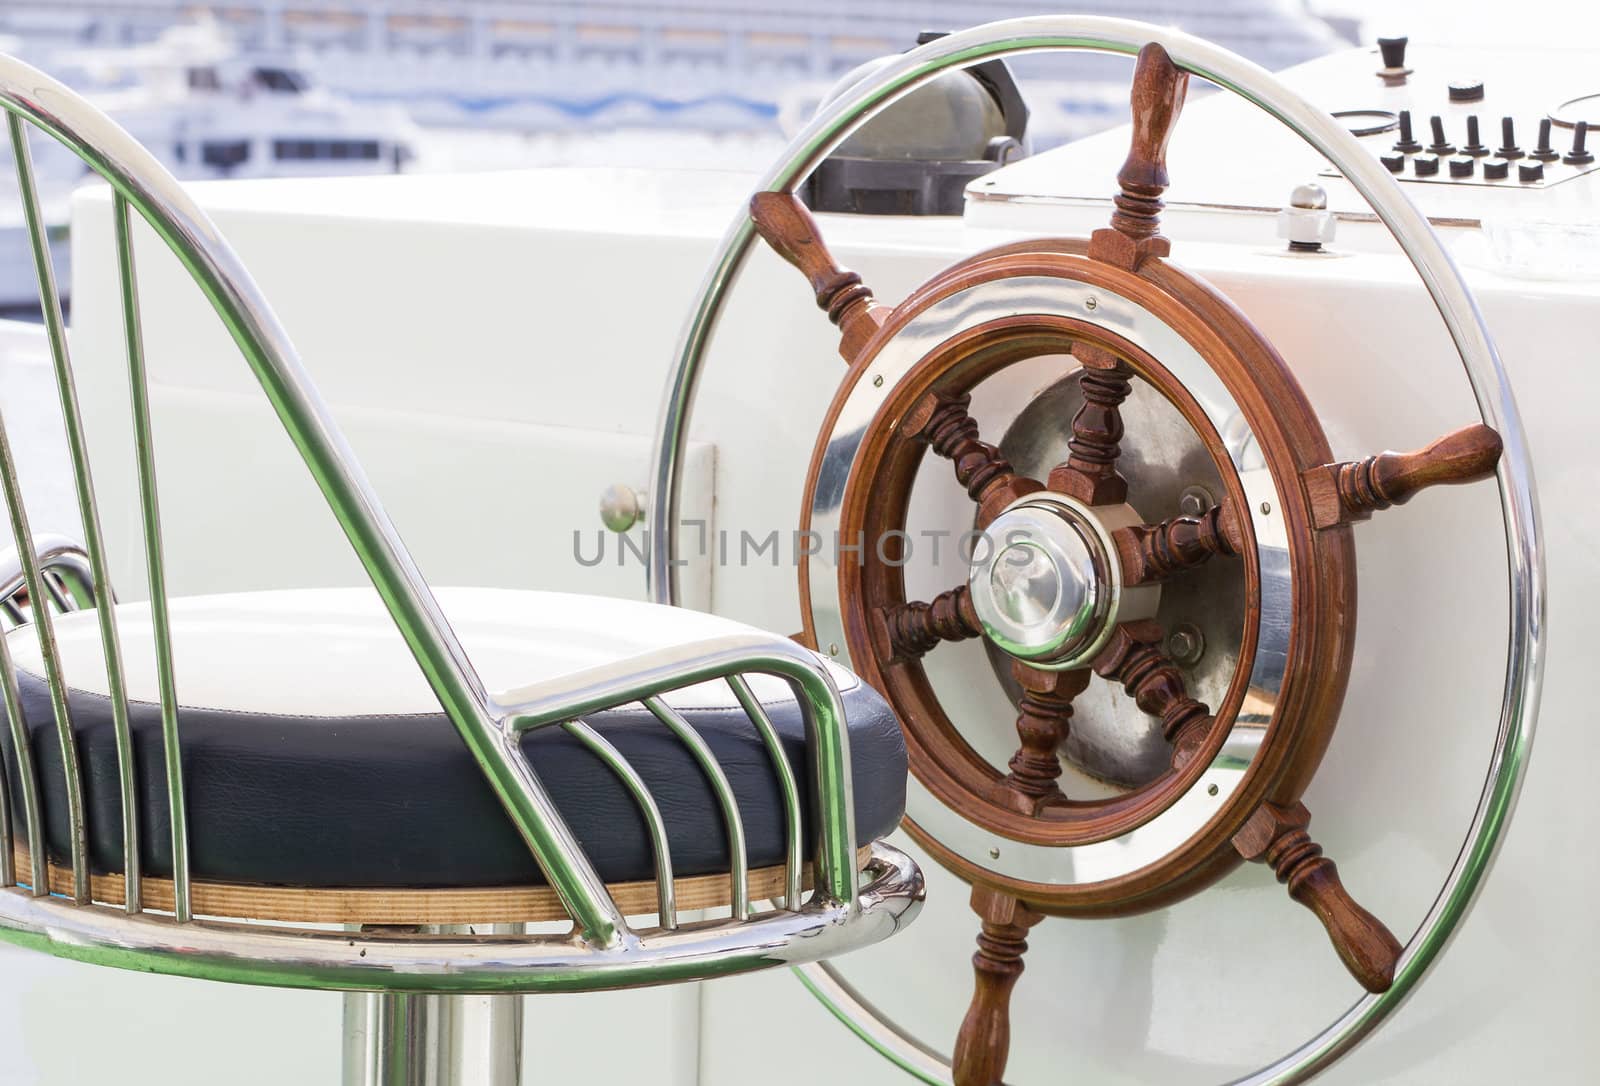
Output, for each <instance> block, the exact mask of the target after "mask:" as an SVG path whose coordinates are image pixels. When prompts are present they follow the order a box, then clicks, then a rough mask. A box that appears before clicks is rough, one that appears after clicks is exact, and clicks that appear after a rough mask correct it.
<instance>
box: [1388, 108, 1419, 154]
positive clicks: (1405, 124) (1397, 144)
mask: <svg viewBox="0 0 1600 1086" xmlns="http://www.w3.org/2000/svg"><path fill="white" fill-rule="evenodd" d="M1394 149H1395V150H1396V151H1399V152H1400V153H1401V154H1403V155H1414V154H1416V153H1417V152H1418V151H1420V150H1422V144H1420V143H1418V142H1417V139H1416V137H1415V136H1413V135H1412V134H1411V111H1410V110H1409V109H1402V110H1401V111H1400V138H1399V139H1397V140H1395V141H1394Z"/></svg>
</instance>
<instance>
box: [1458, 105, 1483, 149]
mask: <svg viewBox="0 0 1600 1086" xmlns="http://www.w3.org/2000/svg"><path fill="white" fill-rule="evenodd" d="M1461 153H1462V154H1464V155H1471V156H1473V157H1474V158H1482V157H1483V156H1484V155H1486V154H1488V153H1489V148H1487V147H1485V146H1484V145H1483V140H1481V139H1480V138H1479V137H1478V115H1477V114H1476V113H1474V114H1473V115H1472V116H1470V117H1468V118H1467V145H1466V146H1465V147H1463V148H1461Z"/></svg>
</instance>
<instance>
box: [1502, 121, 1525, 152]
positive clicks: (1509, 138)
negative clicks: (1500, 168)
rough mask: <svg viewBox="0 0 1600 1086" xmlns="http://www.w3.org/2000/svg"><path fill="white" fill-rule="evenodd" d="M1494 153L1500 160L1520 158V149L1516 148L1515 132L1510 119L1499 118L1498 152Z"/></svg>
mask: <svg viewBox="0 0 1600 1086" xmlns="http://www.w3.org/2000/svg"><path fill="white" fill-rule="evenodd" d="M1495 153H1496V154H1498V155H1499V156H1500V157H1501V158H1521V157H1522V148H1520V147H1518V146H1517V131H1516V128H1515V127H1514V126H1513V125H1512V123H1511V118H1510V117H1501V118H1500V150H1498V151H1496V152H1495Z"/></svg>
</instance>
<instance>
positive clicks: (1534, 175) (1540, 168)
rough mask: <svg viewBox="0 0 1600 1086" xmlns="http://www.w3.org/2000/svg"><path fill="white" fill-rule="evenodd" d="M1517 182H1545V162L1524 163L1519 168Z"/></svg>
mask: <svg viewBox="0 0 1600 1086" xmlns="http://www.w3.org/2000/svg"><path fill="white" fill-rule="evenodd" d="M1517 180H1518V181H1543V180H1544V163H1543V162H1524V163H1523V164H1522V165H1520V166H1518V167H1517Z"/></svg>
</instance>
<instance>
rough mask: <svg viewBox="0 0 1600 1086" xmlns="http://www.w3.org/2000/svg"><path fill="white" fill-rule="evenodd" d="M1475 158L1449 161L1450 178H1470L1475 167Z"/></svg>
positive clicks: (1476, 161) (1476, 163)
mask: <svg viewBox="0 0 1600 1086" xmlns="http://www.w3.org/2000/svg"><path fill="white" fill-rule="evenodd" d="M1477 165H1478V160H1477V159H1475V158H1452V159H1451V160H1450V176H1451V177H1471V176H1472V171H1473V170H1474V169H1475V168H1476V167H1477Z"/></svg>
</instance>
